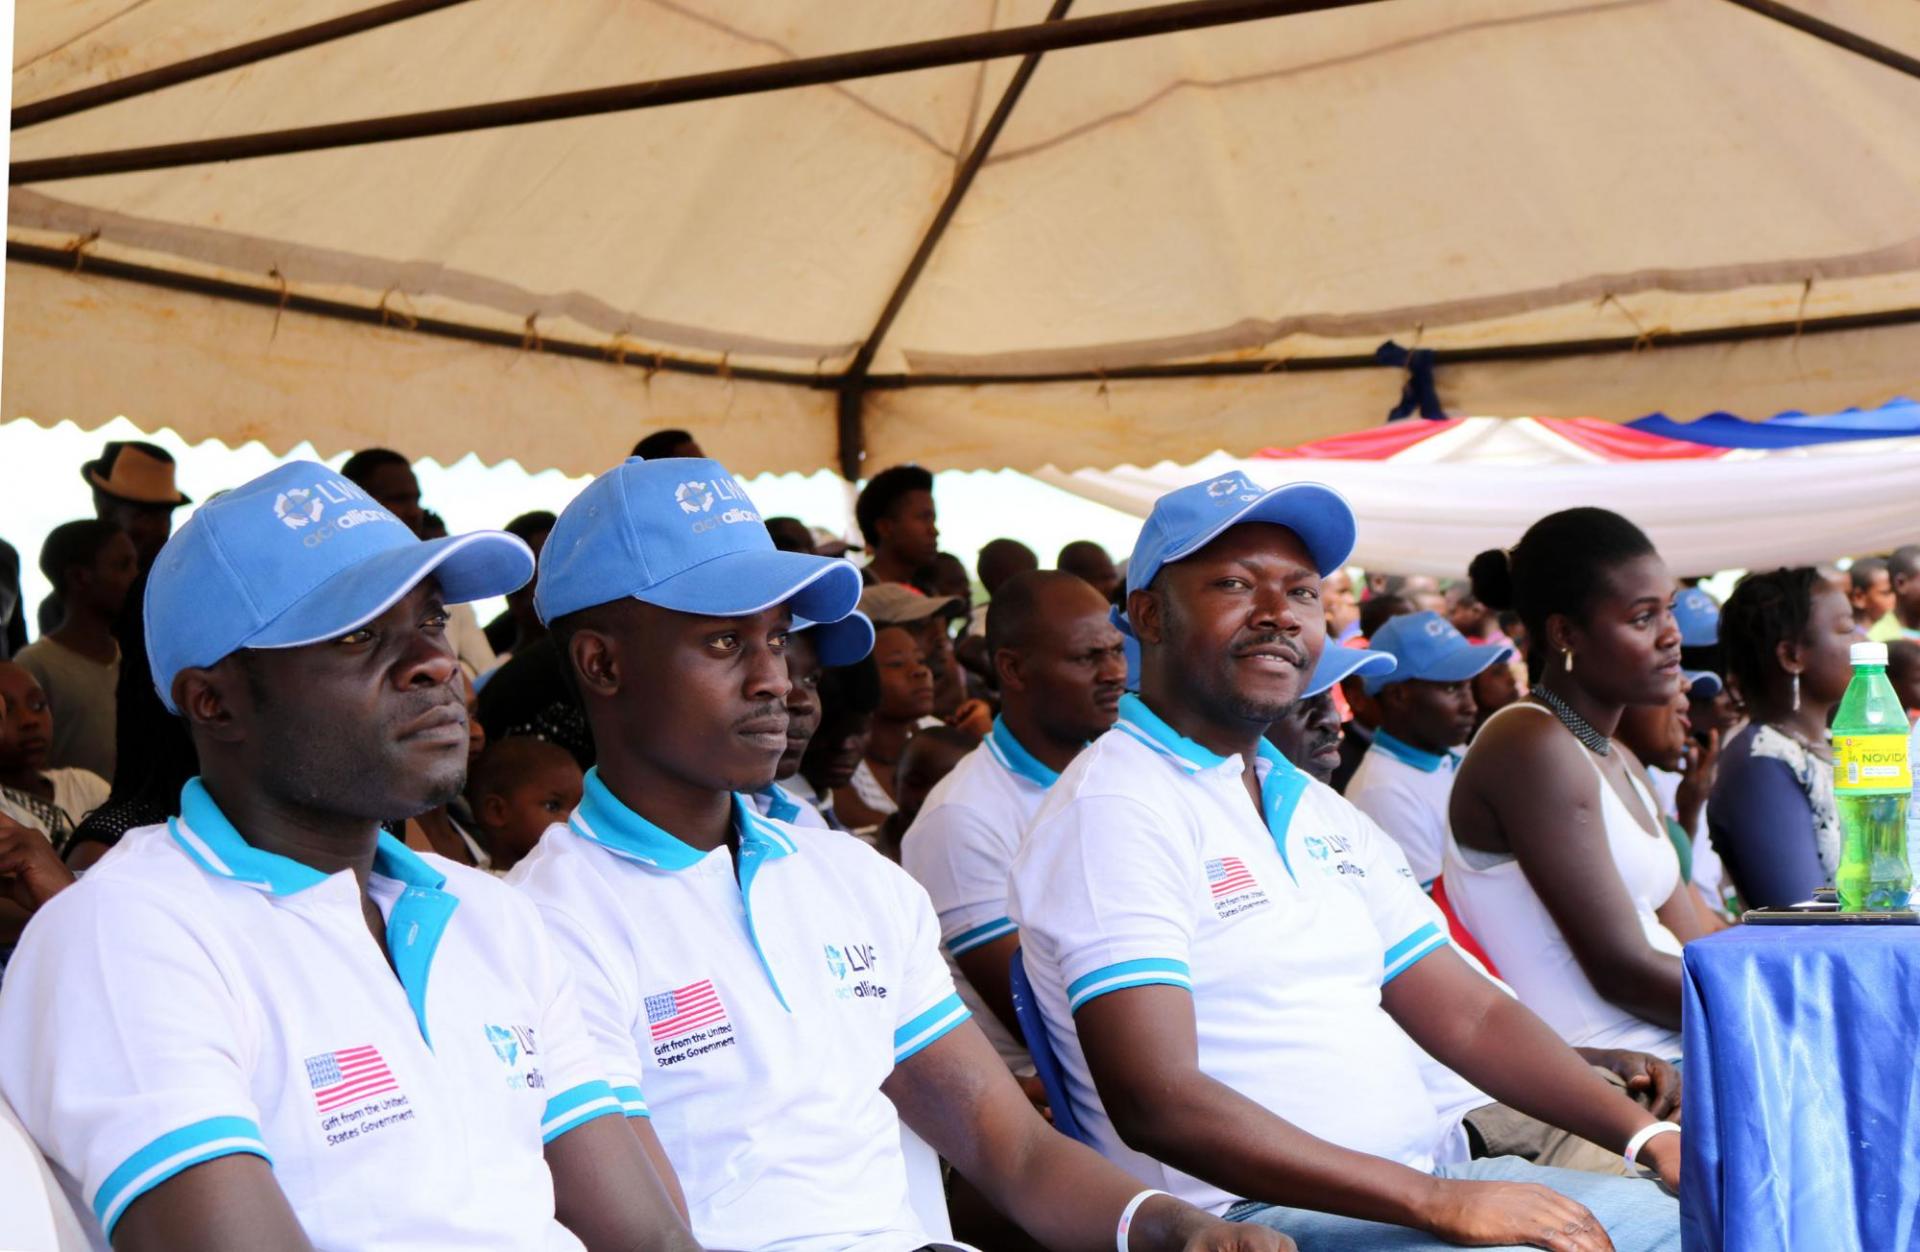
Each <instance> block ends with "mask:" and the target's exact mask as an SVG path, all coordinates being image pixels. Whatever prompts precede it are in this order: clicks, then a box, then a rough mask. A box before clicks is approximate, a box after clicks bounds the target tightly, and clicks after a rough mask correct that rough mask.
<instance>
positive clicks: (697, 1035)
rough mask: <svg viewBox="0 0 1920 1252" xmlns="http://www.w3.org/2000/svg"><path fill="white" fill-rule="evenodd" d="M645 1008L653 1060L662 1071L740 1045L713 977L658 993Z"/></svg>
mask: <svg viewBox="0 0 1920 1252" xmlns="http://www.w3.org/2000/svg"><path fill="white" fill-rule="evenodd" d="M643 1007H644V1008H645V1009H646V1013H647V1033H648V1035H649V1036H650V1037H651V1038H652V1040H653V1061H654V1064H656V1065H658V1066H660V1068H662V1069H665V1068H667V1067H668V1066H670V1065H678V1064H680V1062H682V1061H690V1060H692V1059H693V1058H694V1057H696V1056H705V1055H706V1054H707V1053H709V1052H714V1051H718V1050H719V1049H721V1048H730V1047H733V1046H734V1045H735V1044H737V1043H739V1042H740V1041H739V1040H738V1039H736V1038H734V1034H733V1023H732V1022H731V1021H730V1020H728V1018H727V1006H726V1005H724V1004H722V1003H721V1002H720V992H719V991H718V989H716V988H715V987H714V985H713V980H712V979H711V978H702V979H701V980H700V981H699V982H692V983H688V984H687V985H686V986H684V987H675V988H674V989H673V990H671V991H659V992H655V993H654V994H653V995H650V996H648V997H647V998H646V1000H645V1002H644V1004H643Z"/></svg>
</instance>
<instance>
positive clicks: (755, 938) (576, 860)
mask: <svg viewBox="0 0 1920 1252" xmlns="http://www.w3.org/2000/svg"><path fill="white" fill-rule="evenodd" d="M734 822H735V830H736V833H737V837H738V843H739V849H740V852H739V866H738V871H737V873H736V868H735V861H734V857H733V855H732V853H731V852H730V851H729V849H728V848H726V847H724V846H723V847H720V848H716V849H715V850H713V851H712V852H706V853H702V852H699V851H697V850H695V849H693V848H691V847H689V846H688V845H687V844H685V843H682V842H681V841H680V840H678V839H676V838H674V837H673V836H672V835H669V834H667V833H666V832H665V831H663V830H661V829H660V828H659V827H657V826H655V825H653V824H652V823H651V822H649V821H647V820H646V819H645V818H643V817H641V816H640V815H639V814H637V813H635V812H633V810H631V809H629V808H627V807H626V805H624V804H622V803H621V802H620V801H619V800H618V799H617V798H615V796H614V795H613V793H612V792H611V791H609V790H608V789H607V787H606V785H605V784H604V783H602V782H601V781H600V775H599V771H598V770H589V771H588V772H587V779H586V791H585V795H584V797H583V798H582V800H581V802H580V807H579V808H578V809H576V810H574V813H573V816H572V817H571V818H570V819H569V820H568V822H567V824H566V825H564V826H555V827H553V828H552V829H550V830H548V831H547V833H546V834H545V835H544V836H543V837H542V838H541V840H540V843H539V846H538V847H536V848H535V849H534V851H533V852H532V853H531V854H529V855H528V857H527V858H526V859H525V860H523V861H522V862H520V864H519V865H518V866H516V867H515V868H514V871H513V873H512V875H510V877H509V881H510V882H512V883H513V884H515V885H516V886H518V887H520V888H522V889H523V890H524V891H526V892H527V893H528V894H529V895H530V896H531V897H532V898H533V900H534V902H535V903H536V904H537V905H538V906H539V908H540V912H541V914H542V915H543V916H544V917H545V919H546V921H547V925H548V928H549V930H551V931H552V932H553V935H554V939H555V941H556V942H557V943H558V945H559V947H560V949H561V951H562V952H564V953H565V954H566V956H567V957H568V958H569V959H570V960H571V961H572V963H573V965H574V969H575V976H576V979H577V981H578V984H579V988H580V999H581V1004H582V1007H583V1009H584V1012H585V1017H586V1021H587V1027H588V1029H589V1030H590V1031H591V1032H592V1033H593V1036H594V1038H595V1040H596V1042H597V1043H598V1044H599V1046H600V1050H601V1056H602V1058H603V1064H604V1067H605V1069H606V1070H607V1071H608V1072H609V1074H610V1076H611V1079H612V1081H613V1084H614V1087H615V1088H616V1089H620V1088H622V1087H625V1086H628V1085H635V1086H637V1085H639V1084H640V1083H641V1082H642V1081H644V1083H645V1085H646V1089H647V1096H648V1100H649V1103H650V1104H651V1106H652V1109H653V1126H654V1129H655V1131H656V1132H658V1134H659V1136H660V1141H661V1143H662V1144H664V1145H665V1147H666V1151H667V1156H668V1158H669V1159H670V1160H672V1162H673V1166H674V1169H675V1171H676V1172H677V1173H678V1174H679V1177H680V1185H681V1187H682V1189H683V1190H684V1191H685V1193H686V1197H687V1205H688V1208H689V1209H690V1210H691V1215H692V1219H693V1221H692V1224H693V1233H694V1235H695V1236H696V1237H697V1238H698V1239H699V1240H700V1242H701V1243H703V1244H704V1245H706V1246H707V1247H714V1248H734V1249H740V1250H741V1252H754V1250H756V1249H779V1250H780V1252H802V1250H804V1252H828V1250H829V1249H831V1250H832V1252H842V1250H846V1252H854V1250H857V1252H906V1250H907V1249H912V1248H918V1247H920V1246H922V1245H924V1244H926V1243H929V1242H932V1239H931V1237H930V1236H929V1235H928V1233H927V1232H926V1231H925V1230H923V1229H922V1228H921V1225H920V1223H919V1221H918V1219H917V1218H916V1217H915V1216H914V1212H913V1208H912V1205H911V1203H910V1200H909V1194H908V1187H907V1169H906V1165H905V1162H904V1159H903V1157H902V1155H901V1148H900V1136H901V1132H902V1129H903V1128H902V1126H901V1122H900V1117H899V1114H898V1113H897V1112H896V1111H895V1109H894V1107H893V1103H892V1102H891V1101H890V1100H888V1099H887V1097H886V1096H885V1095H884V1094H883V1093H882V1092H881V1090H880V1084H881V1083H882V1082H884V1081H885V1080H886V1078H887V1076H888V1075H889V1074H891V1073H892V1072H893V1068H894V1066H895V1065H897V1064H898V1063H899V1062H901V1061H903V1060H905V1059H907V1058H908V1057H910V1056H912V1055H913V1054H914V1053H916V1052H918V1051H919V1050H920V1049H922V1048H924V1047H926V1046H927V1045H928V1044H930V1043H932V1042H934V1041H935V1040H936V1039H939V1038H940V1037H941V1036H942V1035H945V1034H946V1033H947V1032H948V1031H950V1030H952V1029H954V1028H955V1027H956V1026H959V1025H961V1024H962V1023H964V1022H965V1021H966V1019H967V1016H968V1014H967V1010H966V1007H965V1006H964V1005H963V1004H961V1002H960V998H959V997H958V996H957V995H955V994H954V990H953V980H952V979H951V978H949V977H948V976H947V970H946V966H945V965H943V964H942V963H941V960H940V951H939V930H938V923H937V922H936V921H935V919H934V916H933V908H932V906H931V905H929V904H928V903H927V896H926V893H925V892H924V891H922V890H921V889H920V888H919V887H918V886H917V885H915V884H914V882H913V880H912V879H911V878H908V877H907V875H906V874H905V873H904V872H902V871H901V869H900V868H899V866H897V865H894V864H893V863H892V862H890V861H888V860H886V859H885V858H884V857H881V856H879V855H878V854H876V853H875V852H874V851H873V849H871V848H869V847H867V846H866V845H864V844H862V843H861V842H860V841H859V840H857V839H849V838H847V837H846V836H845V835H844V834H842V833H841V832H839V831H829V830H805V829H801V828H799V827H796V826H792V825H789V824H787V823H784V822H777V821H772V820H770V819H767V818H763V817H761V816H759V815H758V814H756V813H755V812H754V811H753V806H752V805H751V804H749V803H748V802H747V800H746V798H745V797H743V796H735V797H734Z"/></svg>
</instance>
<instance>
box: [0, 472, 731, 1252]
mask: <svg viewBox="0 0 1920 1252" xmlns="http://www.w3.org/2000/svg"><path fill="white" fill-rule="evenodd" d="M532 573H533V554H532V553H531V552H529V551H528V550H527V547H526V545H525V544H523V543H521V542H520V541H519V540H518V539H515V538H513V537H512V536H511V535H506V534H501V533H498V532H482V533H477V534H470V535H460V536H456V537H453V538H447V539H440V540H436V541H433V542H422V541H420V540H419V539H416V538H415V537H414V536H413V533H412V532H411V531H409V530H408V529H407V528H406V527H405V526H404V525H402V524H401V523H400V521H399V520H398V519H396V518H395V517H394V516H393V514H391V513H389V512H387V510H385V509H383V508H381V507H380V506H379V505H377V504H376V503H374V502H373V500H372V499H371V498H370V497H368V496H367V495H366V493H365V492H363V491H361V490H360V489H359V488H357V487H354V486H352V485H351V484H349V483H347V482H346V481H345V480H344V479H342V478H340V477H338V476H337V475H336V474H334V473H333V472H332V471H330V470H328V469H327V468H326V467H325V466H323V465H317V464H313V463H311V462H304V461H302V462H294V463H292V464H288V465H284V466H281V467H280V468H279V469H276V470H274V471H272V472H271V473H268V474H265V475H263V476H261V477H260V478H257V479H255V480H254V481H252V482H250V483H248V484H246V485H245V486H243V487H239V488H236V489H235V490H233V491H230V492H228V493H226V494H225V495H222V496H220V497H218V498H216V499H214V500H212V501H209V502H208V503H207V504H205V505H203V506H201V508H200V511H199V512H198V513H196V514H194V516H193V517H192V519H191V520H189V521H188V522H187V524H186V525H185V526H183V527H181V528H180V530H179V532H178V533H177V534H175V535H174V536H173V537H172V539H170V540H169V541H168V542H167V545H166V547H165V548H163V549H162V550H161V552H160V556H159V559H158V561H157V562H156V564H155V566H154V569H153V574H152V577H151V580H150V582H149V583H148V586H147V598H146V614H147V616H146V630H147V645H148V649H149V651H150V653H151V655H152V661H153V675H154V684H155V686H156V687H157V688H158V690H159V694H160V699H161V701H162V702H163V703H164V704H166V706H167V707H168V708H169V709H171V710H173V711H174V712H176V713H178V714H180V716H182V717H184V718H185V719H186V721H187V724H188V726H189V728H190V729H191V732H192V735H193V741H194V746H195V747H196V748H197V749H198V752H199V757H200V776H199V777H198V778H196V779H194V780H193V781H192V782H190V783H188V784H187V787H186V790H185V792H184V793H183V794H182V796H181V799H180V806H181V807H180V816H179V817H177V818H175V819H174V820H172V821H170V822H168V823H167V824H166V825H164V826H149V827H144V828H142V829H139V830H135V831H131V832H129V833H128V834H127V836H126V837H125V838H124V839H123V840H122V841H121V842H120V844H119V846H117V847H116V848H115V849H114V850H113V851H112V852H110V853H109V854H107V856H106V857H105V858H104V859H102V860H101V861H100V863H99V864H98V865H95V866H94V867H93V868H92V869H90V870H89V871H88V872H87V874H86V877H85V879H84V880H83V881H81V882H80V883H79V884H77V885H76V886H73V887H70V888H68V889H67V890H66V891H64V892H62V893H60V894H59V895H58V896H56V897H54V898H53V899H52V900H51V901H49V902H48V903H47V904H46V906H45V907H44V908H43V909H41V911H40V912H39V913H38V914H37V915H36V916H35V918H34V919H33V921H32V922H31V923H30V924H29V925H28V927H27V931H26V935H25V938H24V939H23V941H22V942H21V944H20V947H19V949H18V951H17V952H16V954H15V957H14V960H13V963H12V965H11V966H10V967H9V969H8V972H7V979H6V983H5V987H4V989H3V990H0V1092H3V1093H4V1094H5V1096H6V1099H7V1100H8V1102H10V1103H11V1104H12V1105H13V1107H14V1108H15V1110H17V1111H18V1113H19V1115H20V1119H21V1121H22V1122H23V1123H25V1125H26V1126H27V1128H28V1129H29V1130H30V1131H31V1132H32V1134H33V1137H34V1139H35V1140H36V1141H37V1142H38V1143H39V1145H40V1148H41V1150H42V1151H43V1152H45V1154H46V1155H47V1157H48V1158H49V1159H50V1160H51V1161H52V1162H53V1164H54V1166H55V1167H56V1169H57V1170H58V1171H59V1173H60V1175H61V1176H62V1179H63V1182H64V1183H65V1184H66V1185H68V1186H69V1188H70V1189H71V1190H72V1191H73V1192H74V1193H75V1195H74V1198H75V1200H76V1207H77V1208H79V1209H80V1210H81V1211H82V1212H85V1213H89V1214H90V1215H91V1217H92V1219H93V1220H94V1222H95V1223H96V1225H97V1228H98V1229H97V1231H96V1232H95V1233H96V1237H99V1238H102V1239H111V1241H112V1244H113V1246H114V1247H116V1248H119V1249H121V1250H122V1252H126V1250H127V1249H176V1248H192V1249H195V1250H196V1252H203V1250H212V1252H226V1250H232V1252H258V1250H259V1249H262V1248H273V1249H290V1250H294V1252H298V1250H299V1249H307V1248H353V1249H357V1250H365V1249H402V1248H405V1249H417V1248H461V1249H484V1248H497V1249H501V1250H502V1252H505V1250H507V1249H515V1250H523V1249H528V1248H540V1249H550V1250H557V1249H565V1248H572V1249H578V1248H581V1247H583V1246H584V1247H587V1248H591V1249H596V1250H597V1249H608V1250H609V1252H614V1250H616V1249H617V1250H620V1252H625V1250H626V1249H630V1248H660V1249H688V1248H692V1247H694V1243H693V1240H692V1237H691V1236H690V1235H689V1233H688V1232H687V1229H686V1226H685V1225H684V1223H683V1221H682V1219H681V1217H680V1215H679V1214H678V1213H676V1212H675V1210H674V1207H673V1201H672V1199H671V1198H670V1196H669V1192H668V1189H667V1187H666V1186H664V1185H663V1180H662V1178H661V1177H660V1176H659V1175H658V1174H656V1172H655V1170H654V1168H653V1166H652V1164H651V1163H650V1162H649V1159H648V1150H647V1149H648V1147H649V1145H651V1146H652V1148H653V1150H654V1153H655V1154H656V1155H657V1153H658V1144H657V1142H656V1141H654V1140H653V1138H652V1136H651V1134H649V1133H645V1132H643V1133H641V1134H639V1135H636V1134H634V1133H631V1132H630V1131H628V1130H627V1129H626V1126H625V1122H624V1119H622V1118H620V1117H618V1116H617V1114H618V1113H619V1112H620V1111H621V1101H620V1100H619V1099H618V1098H616V1097H615V1095H614V1093H613V1090H612V1088H611V1087H610V1085H609V1084H608V1083H607V1082H606V1081H605V1074H604V1070H603V1069H602V1068H601V1066H600V1061H599V1057H598V1055H597V1054H596V1051H595V1049H594V1047H593V1044H592V1042H591V1040H590V1038H589V1037H588V1035H587V1032H586V1028H585V1026H584V1024H583V1023H582V1021H581V1017H580V1012H579V1008H578V1005H577V1002H576V1001H575V1000H574V997H573V991H572V986H571V979H570V977H569V972H568V969H567V966H566V965H565V963H564V962H562V961H561V960H560V958H559V956H558V955H557V953H556V952H555V951H554V949H553V947H552V945H551V944H550V942H549V941H548V940H547V938H546V935H545V932H544V930H543V928H542V926H541V924H540V919H539V916H538V915H537V914H536V913H535V911H534V909H533V907H532V905H531V904H530V903H529V902H528V901H526V900H525V899H522V898H521V897H519V896H517V895H516V894H515V893H514V892H513V891H512V890H511V889H510V888H508V887H506V886H505V885H503V884H501V883H498V882H496V881H494V879H492V878H491V877H489V876H488V875H486V874H484V873H480V872H478V871H475V870H472V869H467V868H463V867H461V866H458V865H455V864H453V863H452V862H450V861H446V860H443V859H441V858H440V857H437V856H419V855H416V854H414V853H413V852H410V851H408V850H407V849H406V848H405V847H403V846H402V845H401V844H400V843H399V841H397V840H395V839H394V838H393V837H392V836H390V835H386V834H384V833H382V831H381V823H382V822H383V821H390V820H395V819H400V818H405V817H409V816H411V815H413V814H415V813H419V812H422V811H424V810H426V809H429V808H431V807H433V806H435V805H439V804H444V803H446V802H447V801H448V800H450V799H452V798H453V797H454V796H456V795H458V794H459V793H460V787H461V783H462V782H463V781H464V779H465V775H466V760H467V718H466V710H465V706H464V702H463V699H462V688H461V685H460V682H459V674H460V669H459V664H458V662H457V661H456V659H455V657H454V653H453V647H452V645H451V644H450V643H449V642H448V640H447V637H446V621H447V613H446V606H447V605H448V604H452V603H460V602H464V601H468V600H474V599H479V598H481V597H485V596H496V595H501V594H503V593H505V592H508V591H511V590H513V589H514V588H516V587H518V586H520V585H521V584H522V583H524V582H525V581H526V580H527V578H528V577H529V576H530V575H531V574H532ZM661 1165H662V1168H664V1167H665V1163H664V1160H663V1159H662V1161H661Z"/></svg>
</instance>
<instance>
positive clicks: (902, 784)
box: [866, 726, 980, 865]
mask: <svg viewBox="0 0 1920 1252" xmlns="http://www.w3.org/2000/svg"><path fill="white" fill-rule="evenodd" d="M979 746H980V739H979V737H978V736H977V735H975V734H974V733H973V732H972V731H967V730H961V729H959V728H957V727H953V726H929V727H927V728H926V729H925V730H918V731H915V732H914V735H913V738H911V739H909V740H907V747H906V751H905V752H903V753H901V755H900V768H899V770H898V771H897V772H896V778H897V779H898V786H897V788H896V791H897V795H896V797H895V801H896V803H898V804H899V806H900V807H899V808H897V809H895V810H894V811H893V812H891V813H889V814H887V817H886V820H885V821H883V822H881V823H880V826H879V828H878V829H877V830H875V831H874V832H873V834H872V835H871V836H866V839H867V842H868V843H869V844H871V845H872V846H873V850H874V851H875V852H878V853H879V854H880V855H881V856H884V857H886V858H887V859H888V860H889V861H892V862H894V863H895V864H896V865H897V864H899V863H900V843H901V841H902V840H903V839H905V838H906V834H907V830H908V829H909V828H910V827H911V826H912V825H913V823H914V821H915V819H917V818H918V817H919V816H920V810H921V809H922V808H923V807H924V806H925V805H926V802H927V797H928V796H930V795H932V794H933V789H934V788H935V787H938V786H939V785H940V784H941V782H943V781H944V780H945V779H946V777H947V775H948V774H951V773H953V770H954V767H955V766H956V765H958V764H960V762H961V761H962V760H964V759H965V758H966V756H967V754H968V753H970V752H972V751H973V750H974V749H976V748H978V747H979Z"/></svg>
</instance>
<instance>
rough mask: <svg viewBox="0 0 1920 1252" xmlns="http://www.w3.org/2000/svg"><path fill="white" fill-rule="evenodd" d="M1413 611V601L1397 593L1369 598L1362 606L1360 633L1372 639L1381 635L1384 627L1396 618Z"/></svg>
mask: <svg viewBox="0 0 1920 1252" xmlns="http://www.w3.org/2000/svg"><path fill="white" fill-rule="evenodd" d="M1413 611H1414V608H1413V601H1411V600H1409V599H1407V598H1406V597H1405V596H1403V595H1401V594H1400V593H1399V592H1397V591H1388V592H1383V593H1381V594H1380V595H1377V596H1369V597H1367V600H1366V602H1365V603H1364V604H1362V605H1361V606H1360V633H1361V634H1363V635H1365V636H1366V637H1367V638H1369V639H1371V638H1373V637H1374V635H1376V634H1378V633H1379V630H1380V628H1381V627H1382V626H1385V625H1386V624H1387V623H1388V622H1390V621H1392V620H1393V619H1394V618H1396V617H1400V616H1402V615H1403V614H1407V613H1411V612H1413Z"/></svg>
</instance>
